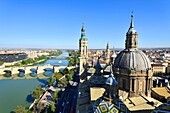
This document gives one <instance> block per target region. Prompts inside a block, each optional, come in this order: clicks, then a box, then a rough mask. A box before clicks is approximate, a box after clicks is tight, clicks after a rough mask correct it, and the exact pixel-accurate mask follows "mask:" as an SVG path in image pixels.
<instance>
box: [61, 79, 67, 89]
mask: <svg viewBox="0 0 170 113" xmlns="http://www.w3.org/2000/svg"><path fill="white" fill-rule="evenodd" d="M67 84H68V81H67V79H66V78H63V79H61V80H60V85H61V86H64V87H66V86H67Z"/></svg>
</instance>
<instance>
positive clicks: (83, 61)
mask: <svg viewBox="0 0 170 113" xmlns="http://www.w3.org/2000/svg"><path fill="white" fill-rule="evenodd" d="M87 45H88V41H87V38H86V35H85V28H84V23H83V24H82V28H81V37H80V39H79V55H80V57H79V58H80V65H79V72H80V74H81V73H82V72H83V71H84V68H85V66H86V65H87V59H88V51H87Z"/></svg>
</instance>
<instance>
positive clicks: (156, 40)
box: [0, 0, 170, 49]
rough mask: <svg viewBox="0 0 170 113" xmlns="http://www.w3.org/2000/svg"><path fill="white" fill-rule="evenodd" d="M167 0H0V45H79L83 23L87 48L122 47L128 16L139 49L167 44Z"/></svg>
mask: <svg viewBox="0 0 170 113" xmlns="http://www.w3.org/2000/svg"><path fill="white" fill-rule="evenodd" d="M168 3H170V2H169V1H168V0H164V1H158V0H157V1H155V0H150V1H147V0H144V1H135V0H133V1H130V0H127V1H123V0H121V1H111V0H108V1H107V2H106V1H104V0H93V1H90V0H86V1H78V0H75V1H71V0H68V1H66V0H65V1H63V0H62V1H61V0H58V1H55V0H51V1H47V0H41V1H40V0H36V1H33V0H29V1H21V0H15V1H13V0H5V1H0V17H1V18H0V37H1V42H0V45H1V46H0V48H55V49H78V40H79V38H80V35H81V31H80V30H81V27H82V22H84V24H85V30H86V32H85V33H86V37H87V38H88V43H89V44H88V45H89V46H88V48H89V49H101V48H105V46H106V44H107V42H109V45H110V48H113V46H114V47H115V48H125V47H124V46H125V45H124V42H125V37H126V32H127V31H128V28H129V26H130V25H129V23H130V15H131V12H132V11H133V12H134V23H135V25H134V27H135V29H136V30H137V32H138V34H139V39H138V40H139V48H158V47H170V46H169V44H168V42H169V41H170V39H169V37H168V31H170V16H169V15H168V14H169V13H170V10H169V9H170V8H169V6H170V5H169V4H168Z"/></svg>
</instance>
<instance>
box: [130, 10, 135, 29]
mask: <svg viewBox="0 0 170 113" xmlns="http://www.w3.org/2000/svg"><path fill="white" fill-rule="evenodd" d="M130 28H134V21H133V11H132V14H131V22H130Z"/></svg>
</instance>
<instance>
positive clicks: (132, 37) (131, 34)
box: [125, 11, 138, 49]
mask: <svg viewBox="0 0 170 113" xmlns="http://www.w3.org/2000/svg"><path fill="white" fill-rule="evenodd" d="M125 47H126V49H131V48H138V34H137V32H136V30H135V29H134V20H133V11H132V13H131V21H130V27H129V29H128V32H127V33H126V44H125Z"/></svg>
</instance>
